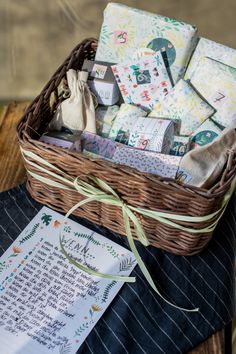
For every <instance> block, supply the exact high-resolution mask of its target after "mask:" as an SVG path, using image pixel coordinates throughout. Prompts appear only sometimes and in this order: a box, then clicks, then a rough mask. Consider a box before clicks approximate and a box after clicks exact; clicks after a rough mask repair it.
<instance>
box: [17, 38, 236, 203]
mask: <svg viewBox="0 0 236 354" xmlns="http://www.w3.org/2000/svg"><path fill="white" fill-rule="evenodd" d="M97 43H98V41H97V39H95V38H87V39H84V40H83V41H82V42H80V43H79V44H78V45H77V46H76V47H75V48H74V49H73V50H72V51H71V53H70V54H69V56H68V57H67V58H66V59H65V60H64V62H63V63H62V64H61V65H60V66H59V68H58V69H57V70H56V71H55V73H54V74H53V75H52V77H51V79H50V80H49V81H48V82H47V84H46V85H45V86H44V88H43V89H42V90H41V92H40V93H39V95H38V96H36V97H35V99H34V100H33V101H32V102H31V103H30V104H29V106H28V107H27V109H26V110H25V112H24V114H23V116H22V118H21V119H20V121H19V123H18V125H17V129H16V130H17V136H18V141H19V144H20V146H22V147H23V146H26V145H29V146H30V145H34V146H35V147H37V148H38V149H40V148H43V149H46V150H47V151H48V152H49V151H51V153H52V152H54V150H55V149H56V150H58V151H64V152H67V154H69V155H70V156H73V158H76V155H77V156H78V154H79V155H80V157H82V156H83V158H84V159H88V160H90V161H97V160H95V159H93V158H91V157H89V156H84V155H83V154H82V153H79V152H72V151H69V150H68V149H65V148H61V147H53V146H51V145H49V144H46V143H42V142H40V141H38V140H37V139H33V138H32V137H30V135H29V134H28V132H27V128H30V126H29V125H28V123H29V122H30V118H31V117H32V115H33V116H39V112H40V107H41V104H42V103H43V102H44V101H45V100H48V99H49V97H50V94H51V93H52V91H53V85H52V83H54V84H55V86H58V85H56V84H57V83H58V84H59V82H60V81H61V79H62V78H63V77H65V73H66V71H67V70H68V67H69V65H70V63H71V62H72V58H73V57H74V56H75V54H77V56H78V55H79V54H78V53H79V52H80V51H81V50H82V49H84V50H86V49H87V48H89V49H90V50H93V51H94V50H95V49H96V47H97ZM99 163H102V164H103V165H104V166H106V165H107V164H108V165H109V166H111V167H113V168H114V169H118V170H120V171H122V172H126V171H129V172H130V171H132V172H133V173H135V175H138V176H140V177H143V178H144V177H145V178H146V179H147V180H150V181H152V182H158V183H164V184H167V185H169V186H170V187H172V188H174V189H175V188H178V189H182V190H183V191H184V192H185V193H189V196H190V195H191V194H197V195H198V196H199V197H202V198H207V199H214V198H218V197H221V196H223V195H224V194H225V193H226V191H227V190H228V189H229V187H230V184H231V181H232V179H233V178H234V176H235V174H236V152H234V154H233V158H232V159H231V162H230V163H229V164H227V165H229V166H227V168H226V169H225V170H224V172H223V173H222V175H221V179H220V180H219V181H218V182H216V183H215V184H214V185H213V186H212V187H211V188H210V189H206V188H200V187H196V186H191V185H188V184H184V183H181V182H179V181H177V180H176V179H174V178H167V177H161V176H157V175H153V174H151V173H143V172H140V171H138V170H136V169H135V168H132V167H129V166H124V165H117V164H115V163H112V162H108V161H106V160H99Z"/></svg>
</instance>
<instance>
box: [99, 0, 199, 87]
mask: <svg viewBox="0 0 236 354" xmlns="http://www.w3.org/2000/svg"><path fill="white" fill-rule="evenodd" d="M196 34H197V29H196V28H195V27H194V26H191V25H189V24H186V23H184V22H180V21H177V20H175V19H170V18H168V17H164V16H159V15H155V14H152V13H149V12H146V11H142V10H138V9H134V8H131V7H128V6H126V5H122V4H117V3H109V4H108V5H107V7H106V9H105V11H104V21H103V25H102V29H101V33H100V37H99V43H98V49H97V53H96V60H105V61H107V62H110V63H122V62H123V61H126V60H128V59H130V58H132V56H133V54H134V52H135V51H137V50H138V49H140V48H150V49H152V50H154V51H159V50H161V49H162V48H164V49H165V50H166V53H167V60H168V65H169V66H170V70H171V74H172V78H173V81H174V83H175V82H177V81H178V79H179V78H180V77H181V76H182V75H183V74H184V72H185V69H186V64H187V63H188V61H189V58H190V56H191V54H192V51H193V49H194V47H195V46H196V41H197V35H196Z"/></svg>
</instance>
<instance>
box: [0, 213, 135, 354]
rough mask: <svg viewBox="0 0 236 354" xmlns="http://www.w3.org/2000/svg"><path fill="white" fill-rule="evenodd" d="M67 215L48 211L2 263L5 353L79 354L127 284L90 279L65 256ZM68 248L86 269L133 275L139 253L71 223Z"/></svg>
mask: <svg viewBox="0 0 236 354" xmlns="http://www.w3.org/2000/svg"><path fill="white" fill-rule="evenodd" d="M61 221H62V215H60V214H59V213H57V212H54V211H52V210H51V209H49V208H46V207H43V208H42V209H41V211H40V212H39V213H38V214H37V215H36V217H35V218H34V219H33V220H32V221H31V222H30V223H29V225H28V226H27V227H26V228H25V230H24V231H23V232H22V233H21V234H20V235H19V237H18V238H17V239H16V240H15V241H14V243H13V244H12V245H11V247H10V248H9V249H8V250H7V251H6V252H5V253H4V255H3V256H2V257H1V258H0V348H1V349H0V352H1V353H4V354H32V353H35V354H36V353H37V354H49V353H52V354H54V353H55V354H56V353H58V354H65V353H66V354H74V353H76V351H77V350H78V348H79V347H80V345H81V344H82V343H83V341H84V340H85V338H86V337H87V336H88V334H89V332H90V331H91V330H92V328H93V327H94V326H95V324H96V322H97V321H98V320H99V318H100V317H101V316H102V315H103V313H104V311H105V310H106V308H107V307H108V305H109V304H110V303H111V301H112V300H113V298H114V297H115V295H116V294H117V292H118V291H119V290H120V288H121V287H122V285H123V283H122V282H114V281H112V280H108V279H102V278H99V277H96V276H90V275H88V274H87V273H85V272H82V271H80V270H79V269H78V268H76V267H75V266H73V265H71V264H70V263H69V261H68V260H67V259H65V257H64V255H63V254H62V253H61V251H60V244H59V229H60V225H61V224H60V223H61ZM62 235H63V236H65V248H66V250H67V251H68V252H69V253H71V254H72V255H73V257H74V258H77V260H78V261H79V262H81V263H82V264H83V265H90V266H92V267H94V268H95V269H96V270H98V271H100V272H103V273H110V274H119V275H129V274H130V273H131V271H132V270H133V268H134V267H135V265H136V261H135V258H134V255H133V253H131V252H130V251H128V250H127V249H125V248H123V247H121V246H119V245H117V244H116V243H114V242H112V241H110V240H109V239H107V238H105V237H103V236H101V235H99V234H97V233H94V232H92V231H91V230H89V229H88V228H86V227H83V226H81V225H79V224H78V223H76V222H74V221H71V220H68V221H67V222H66V224H65V225H64V227H63V232H62Z"/></svg>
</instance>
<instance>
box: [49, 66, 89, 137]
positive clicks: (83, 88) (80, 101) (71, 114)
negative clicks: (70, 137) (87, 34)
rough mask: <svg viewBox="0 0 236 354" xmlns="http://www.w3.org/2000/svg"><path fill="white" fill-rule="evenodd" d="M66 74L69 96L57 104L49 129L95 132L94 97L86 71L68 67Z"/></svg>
mask: <svg viewBox="0 0 236 354" xmlns="http://www.w3.org/2000/svg"><path fill="white" fill-rule="evenodd" d="M66 76H67V81H68V87H69V89H70V97H69V98H67V99H65V100H64V101H63V102H62V103H61V104H60V105H59V106H58V108H57V110H56V113H55V115H54V117H53V119H52V121H51V122H50V124H49V127H48V128H49V130H58V131H61V130H62V128H66V129H69V130H70V131H71V133H73V134H75V135H77V134H81V131H83V130H86V131H88V132H91V133H96V121H95V107H94V101H93V100H94V97H93V96H92V94H91V92H90V90H89V88H88V85H87V82H86V81H87V78H88V73H87V72H85V71H76V70H73V69H70V70H69V71H67V73H66Z"/></svg>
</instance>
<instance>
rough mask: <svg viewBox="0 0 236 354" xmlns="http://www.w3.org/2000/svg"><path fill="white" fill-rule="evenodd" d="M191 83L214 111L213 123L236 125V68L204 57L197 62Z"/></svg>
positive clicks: (226, 125) (227, 125)
mask: <svg viewBox="0 0 236 354" xmlns="http://www.w3.org/2000/svg"><path fill="white" fill-rule="evenodd" d="M191 83H192V85H193V86H194V87H195V88H196V90H198V92H199V93H200V94H201V95H202V96H203V97H205V99H206V100H207V101H208V102H209V103H210V104H211V105H212V106H213V107H214V108H215V109H216V113H215V114H214V116H213V117H212V119H213V120H214V121H216V122H217V123H219V124H221V125H222V126H223V127H229V126H230V125H235V124H236V94H235V93H236V68H233V67H231V66H228V65H225V64H223V63H220V62H219V61H216V60H213V59H210V58H207V57H204V58H202V59H201V60H200V61H199V63H198V66H197V68H196V69H195V71H194V73H193V75H192V78H191Z"/></svg>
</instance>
